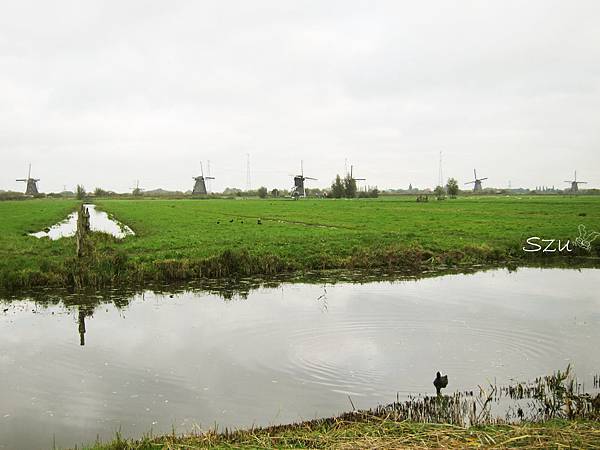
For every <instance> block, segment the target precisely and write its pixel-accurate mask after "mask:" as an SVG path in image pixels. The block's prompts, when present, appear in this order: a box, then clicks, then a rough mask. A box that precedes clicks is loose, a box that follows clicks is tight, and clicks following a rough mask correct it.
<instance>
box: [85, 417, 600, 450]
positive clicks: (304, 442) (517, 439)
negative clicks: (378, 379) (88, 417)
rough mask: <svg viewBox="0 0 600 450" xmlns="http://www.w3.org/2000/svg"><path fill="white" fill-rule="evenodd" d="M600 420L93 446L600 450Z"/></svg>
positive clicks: (303, 428)
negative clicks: (586, 449) (568, 449)
mask: <svg viewBox="0 0 600 450" xmlns="http://www.w3.org/2000/svg"><path fill="white" fill-rule="evenodd" d="M598 447H600V422H597V421H574V420H571V421H568V420H552V421H548V422H544V423H526V424H521V425H486V426H478V427H470V428H463V427H457V426H452V425H445V424H431V423H415V422H407V421H395V420H391V419H385V418H380V417H376V416H371V417H357V418H355V419H352V418H349V419H338V420H330V421H315V422H306V423H302V424H298V425H290V426H279V427H271V428H264V429H259V430H249V431H238V432H233V433H220V434H219V433H207V434H203V435H197V436H188V437H174V436H163V437H158V438H145V439H142V440H138V441H128V440H123V439H115V440H114V441H113V442H111V443H106V444H96V445H95V446H92V447H89V449H93V450H125V449H127V450H129V449H131V450H133V449H136V450H150V449H152V450H154V449H160V448H165V449H192V448H339V449H351V448H352V449H355V448H365V449H366V448H369V449H375V448H377V449H393V448H419V449H423V448H436V449H439V448H499V449H501V448H528V449H559V448H598Z"/></svg>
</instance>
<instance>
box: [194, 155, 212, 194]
mask: <svg viewBox="0 0 600 450" xmlns="http://www.w3.org/2000/svg"><path fill="white" fill-rule="evenodd" d="M200 173H201V175H200V176H199V177H193V178H194V180H196V183H195V184H194V190H193V191H192V195H206V194H207V193H208V192H207V191H206V181H205V180H214V179H215V177H209V176H206V177H205V176H204V167H202V161H200Z"/></svg>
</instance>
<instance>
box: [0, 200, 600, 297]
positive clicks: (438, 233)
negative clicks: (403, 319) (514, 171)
mask: <svg viewBox="0 0 600 450" xmlns="http://www.w3.org/2000/svg"><path fill="white" fill-rule="evenodd" d="M95 203H96V204H97V205H98V207H99V208H100V209H103V210H105V211H107V212H108V213H110V214H111V215H113V216H114V217H115V218H117V219H118V220H120V221H121V222H123V223H124V224H126V225H128V226H130V227H131V228H132V229H133V230H134V231H135V233H136V236H134V237H128V238H126V239H125V240H124V241H117V240H115V239H112V238H107V237H105V238H102V239H100V238H97V239H96V240H97V249H98V251H97V254H96V256H97V259H96V260H95V261H93V262H89V265H90V266H94V264H97V265H98V264H99V266H98V267H99V268H98V267H96V268H97V269H98V270H99V271H104V272H106V274H105V275H106V276H104V275H103V276H102V277H99V278H96V279H95V281H94V283H106V282H112V281H118V280H125V281H128V280H129V281H130V280H132V279H136V280H138V281H139V280H146V279H148V278H153V279H187V278H191V277H194V276H229V275H237V274H239V275H251V274H272V273H278V272H283V271H289V270H298V269H328V268H349V267H361V268H371V267H384V268H389V269H394V268H399V269H402V268H405V267H408V266H410V265H411V264H412V263H414V262H415V261H416V262H417V263H419V264H421V263H422V262H423V261H425V260H428V261H429V260H431V258H432V257H433V258H434V262H437V263H445V264H454V263H466V264H468V263H486V262H496V263H498V262H499V263H501V262H502V261H504V260H506V259H507V258H510V259H516V260H520V259H522V258H524V257H525V256H530V255H525V254H524V253H523V252H522V250H521V248H522V246H523V245H524V243H525V239H526V238H527V237H529V236H540V237H544V238H554V239H562V240H566V239H571V240H574V239H575V237H577V235H578V231H577V227H578V225H579V224H584V225H586V227H587V228H588V229H595V230H600V197H598V196H573V197H572V196H537V197H536V196H529V197H519V196H510V197H508V196H480V197H478V196H470V197H463V198H458V199H455V200H445V201H435V200H433V201H430V202H428V203H417V202H416V201H415V198H414V197H384V198H380V199H365V200H300V201H292V200H287V199H285V200H284V199H281V200H258V199H248V200H228V199H222V200H217V199H210V200H192V199H186V200H151V199H140V200H111V199H97V200H96V201H95ZM77 205H78V203H77V202H76V201H69V200H50V199H42V200H30V201H20V202H19V201H6V202H0V257H1V262H0V280H1V284H2V285H4V286H5V287H9V286H13V287H18V286H21V285H36V284H63V285H70V284H73V283H72V280H71V279H70V277H72V273H73V269H72V267H70V266H69V265H72V264H73V258H72V257H73V254H74V242H73V239H61V240H59V241H55V242H49V241H48V240H46V239H42V240H38V239H36V238H33V237H30V236H27V235H26V233H27V232H31V231H39V230H40V229H43V228H44V227H47V226H50V225H52V224H54V223H56V222H57V221H59V220H61V219H63V218H64V217H66V215H67V214H68V212H69V211H72V210H74V209H75V208H76V207H77ZM258 219H260V220H261V224H258ZM599 246H600V241H597V242H596V243H595V246H594V247H593V249H592V254H593V255H596V256H598V255H600V251H599V250H598V249H599ZM224 252H225V254H224ZM580 254H583V255H586V252H584V253H581V252H580ZM104 257H110V258H109V259H107V260H104V261H100V262H99V259H102V258H104ZM111 258H112V259H111ZM207 260H209V262H207ZM419 264H417V265H416V266H415V265H414V264H412V266H415V267H418V266H419ZM100 266H101V267H100ZM50 274H54V276H50ZM88 278H89V277H88ZM88 281H90V280H89V279H88Z"/></svg>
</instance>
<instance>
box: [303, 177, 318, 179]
mask: <svg viewBox="0 0 600 450" xmlns="http://www.w3.org/2000/svg"><path fill="white" fill-rule="evenodd" d="M304 179H305V180H316V179H317V178H311V177H304Z"/></svg>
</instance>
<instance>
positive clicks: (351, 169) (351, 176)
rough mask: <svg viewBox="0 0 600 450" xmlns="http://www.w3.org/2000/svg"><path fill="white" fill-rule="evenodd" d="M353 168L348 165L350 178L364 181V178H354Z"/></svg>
mask: <svg viewBox="0 0 600 450" xmlns="http://www.w3.org/2000/svg"><path fill="white" fill-rule="evenodd" d="M353 170H354V166H352V165H351V166H350V179H351V180H354V181H355V182H356V181H366V180H367V179H366V178H354V175H352V172H353Z"/></svg>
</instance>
